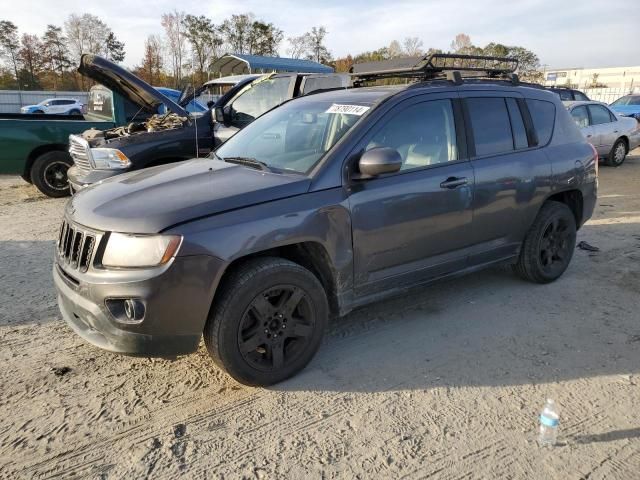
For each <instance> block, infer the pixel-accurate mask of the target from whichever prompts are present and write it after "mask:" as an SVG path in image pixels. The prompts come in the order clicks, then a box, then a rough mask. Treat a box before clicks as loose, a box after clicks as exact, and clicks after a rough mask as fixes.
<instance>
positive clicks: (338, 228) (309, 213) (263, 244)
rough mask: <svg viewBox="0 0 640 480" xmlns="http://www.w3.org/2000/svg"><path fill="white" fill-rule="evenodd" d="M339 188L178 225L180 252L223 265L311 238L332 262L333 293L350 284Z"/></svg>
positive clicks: (349, 248)
mask: <svg viewBox="0 0 640 480" xmlns="http://www.w3.org/2000/svg"><path fill="white" fill-rule="evenodd" d="M346 198H347V197H346V195H345V192H344V190H343V189H342V188H341V187H338V188H333V189H328V190H322V191H318V192H309V193H304V194H302V195H296V196H293V197H289V198H285V199H280V200H275V201H271V202H265V203H262V204H258V205H254V206H251V207H246V208H241V209H237V210H233V211H229V212H226V213H221V214H217V215H213V216H211V217H208V218H204V219H200V220H195V221H193V222H189V223H186V224H182V225H180V226H177V227H175V228H173V229H171V230H169V231H167V232H166V233H179V234H181V235H183V236H184V241H183V245H182V247H181V249H180V253H179V255H180V256H189V255H211V256H214V257H217V258H219V259H221V260H222V261H223V262H224V264H225V269H226V267H228V265H229V264H231V263H232V262H234V261H235V260H238V259H240V258H242V257H246V256H248V255H253V254H256V253H260V252H264V251H267V250H271V249H274V248H278V247H284V246H289V245H295V244H301V243H305V242H315V243H318V244H320V245H321V246H322V247H323V248H324V249H325V251H326V252H327V255H328V257H329V260H330V261H331V263H332V265H331V270H332V272H334V275H335V278H334V280H335V285H336V287H337V289H338V294H341V293H344V292H348V291H350V290H351V289H352V286H353V243H352V240H351V215H350V212H349V209H348V205H347V200H346Z"/></svg>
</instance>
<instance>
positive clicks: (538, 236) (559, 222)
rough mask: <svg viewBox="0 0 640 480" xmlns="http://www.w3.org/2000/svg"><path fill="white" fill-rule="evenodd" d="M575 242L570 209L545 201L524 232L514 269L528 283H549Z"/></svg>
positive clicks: (562, 268) (564, 264)
mask: <svg viewBox="0 0 640 480" xmlns="http://www.w3.org/2000/svg"><path fill="white" fill-rule="evenodd" d="M575 245H576V219H575V217H574V216H573V212H572V211H571V209H570V208H569V207H568V206H567V205H565V204H564V203H560V202H555V201H548V202H546V203H545V204H544V205H543V206H542V208H541V209H540V212H539V213H538V216H537V217H536V219H535V221H534V222H533V225H531V228H530V229H529V231H528V232H527V236H526V237H525V239H524V242H523V243H522V249H521V251H520V257H519V258H518V262H517V263H516V264H515V265H514V270H515V272H516V273H517V274H518V275H519V276H520V277H522V278H523V279H525V280H528V281H530V282H535V283H550V282H553V281H554V280H557V279H558V278H559V277H560V276H561V275H562V274H563V273H564V272H565V270H566V269H567V267H568V266H569V263H570V262H571V257H572V256H573V251H574V249H575Z"/></svg>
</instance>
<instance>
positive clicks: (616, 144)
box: [563, 101, 640, 167]
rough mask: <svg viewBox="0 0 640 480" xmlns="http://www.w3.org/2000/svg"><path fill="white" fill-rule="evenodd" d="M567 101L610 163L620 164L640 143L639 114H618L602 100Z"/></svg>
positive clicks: (600, 152) (574, 114)
mask: <svg viewBox="0 0 640 480" xmlns="http://www.w3.org/2000/svg"><path fill="white" fill-rule="evenodd" d="M563 103H564V105H565V106H566V107H567V110H569V113H570V114H571V116H572V117H573V120H574V121H575V122H576V124H577V125H578V127H580V131H581V132H582V135H584V137H585V138H586V139H587V141H588V142H589V143H591V144H592V145H593V146H594V147H596V150H597V151H598V155H600V158H602V159H604V162H605V164H606V165H610V166H612V167H619V166H620V165H622V163H623V162H624V160H625V158H626V157H627V153H629V152H630V151H631V150H633V149H635V148H637V147H638V145H640V123H639V122H638V121H637V120H636V119H635V118H630V117H622V116H619V115H616V113H615V112H614V111H613V110H611V109H610V108H609V106H608V105H606V104H604V103H600V102H594V101H589V102H563Z"/></svg>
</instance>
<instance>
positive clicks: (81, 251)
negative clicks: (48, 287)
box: [58, 220, 96, 273]
mask: <svg viewBox="0 0 640 480" xmlns="http://www.w3.org/2000/svg"><path fill="white" fill-rule="evenodd" d="M95 246H96V236H95V235H94V234H92V233H89V232H86V231H83V230H81V229H80V228H78V227H77V226H76V225H73V224H71V223H69V222H68V221H67V220H64V221H63V222H62V227H60V235H59V237H58V255H59V258H60V259H61V260H64V261H65V262H66V264H67V265H68V266H70V267H71V268H73V269H76V270H79V271H80V272H83V273H84V272H86V271H87V270H88V269H89V265H91V259H92V257H93V252H94V250H95Z"/></svg>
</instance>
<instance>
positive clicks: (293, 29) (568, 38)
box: [0, 0, 640, 69]
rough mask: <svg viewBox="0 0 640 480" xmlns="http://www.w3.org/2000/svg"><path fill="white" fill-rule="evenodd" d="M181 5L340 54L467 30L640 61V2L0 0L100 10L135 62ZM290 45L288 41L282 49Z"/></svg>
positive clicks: (35, 29) (26, 15)
mask: <svg viewBox="0 0 640 480" xmlns="http://www.w3.org/2000/svg"><path fill="white" fill-rule="evenodd" d="M176 8H177V9H179V10H182V11H184V12H186V13H191V14H194V15H206V16H208V17H210V18H211V19H212V20H213V21H214V22H215V23H221V22H222V21H223V20H224V19H225V18H227V17H229V16H230V15H231V14H234V13H246V12H253V13H255V14H256V16H257V17H258V18H259V19H262V20H264V21H267V22H272V23H274V24H275V25H276V26H277V27H278V28H280V29H281V30H283V31H284V34H285V39H286V38H287V37H292V36H297V35H300V34H302V33H304V32H306V31H308V30H310V29H311V27H313V26H319V25H323V26H325V27H326V29H327V31H328V32H329V33H328V35H327V39H326V44H327V46H328V48H329V50H330V52H331V53H332V54H333V56H334V57H336V58H338V57H342V56H346V55H347V54H348V53H351V54H357V53H359V52H363V51H367V50H376V49H378V48H380V47H383V46H387V45H389V43H390V42H391V41H392V40H394V39H397V40H402V39H403V38H405V37H414V36H416V37H419V38H421V39H422V41H423V43H424V48H425V49H427V48H430V47H433V48H441V49H443V50H445V51H446V50H448V48H449V45H450V43H451V41H452V40H453V38H454V37H455V36H456V34H458V33H466V34H468V35H469V36H470V37H471V40H472V42H473V43H474V44H475V45H480V46H484V45H485V44H487V43H489V42H497V43H503V44H506V45H519V46H523V47H525V48H528V49H529V50H532V51H533V52H535V53H536V54H537V55H538V57H539V58H540V62H541V64H543V65H544V66H545V68H546V69H550V68H568V67H616V66H632V65H634V66H635V65H640V49H639V45H640V44H639V43H638V37H637V32H638V30H637V26H638V24H640V0H607V1H601V0H580V1H576V0H511V1H508V2H507V1H505V0H385V1H382V0H351V1H347V0H342V1H340V0H306V1H288V0H266V1H265V0H210V1H206V0H180V1H175V0H173V1H169V0H154V1H150V0H126V1H122V0H102V1H95V0H94V1H92V2H88V1H86V0H26V1H24V2H16V1H15V0H0V20H11V21H12V22H14V23H15V24H16V25H17V26H18V28H19V30H20V32H21V33H24V32H26V33H32V34H38V35H41V34H42V33H43V32H44V30H45V28H46V25H47V24H48V23H53V24H55V25H63V24H64V21H65V19H66V18H67V17H68V16H69V15H70V14H72V13H92V14H94V15H97V16H98V17H100V18H101V19H102V20H103V21H104V22H105V23H107V24H108V25H109V26H110V27H111V29H112V30H113V31H114V33H115V34H116V37H118V38H119V39H120V40H121V41H124V42H125V51H126V54H127V56H126V58H125V61H124V64H125V65H126V66H129V67H132V66H134V65H136V64H138V63H139V62H140V59H141V57H142V53H143V48H144V40H145V38H146V37H147V36H148V35H150V34H160V33H162V27H161V25H160V16H161V14H162V13H164V12H169V11H172V10H174V9H176ZM286 48H287V42H286V40H284V41H283V42H282V44H281V48H280V54H281V56H286Z"/></svg>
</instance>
